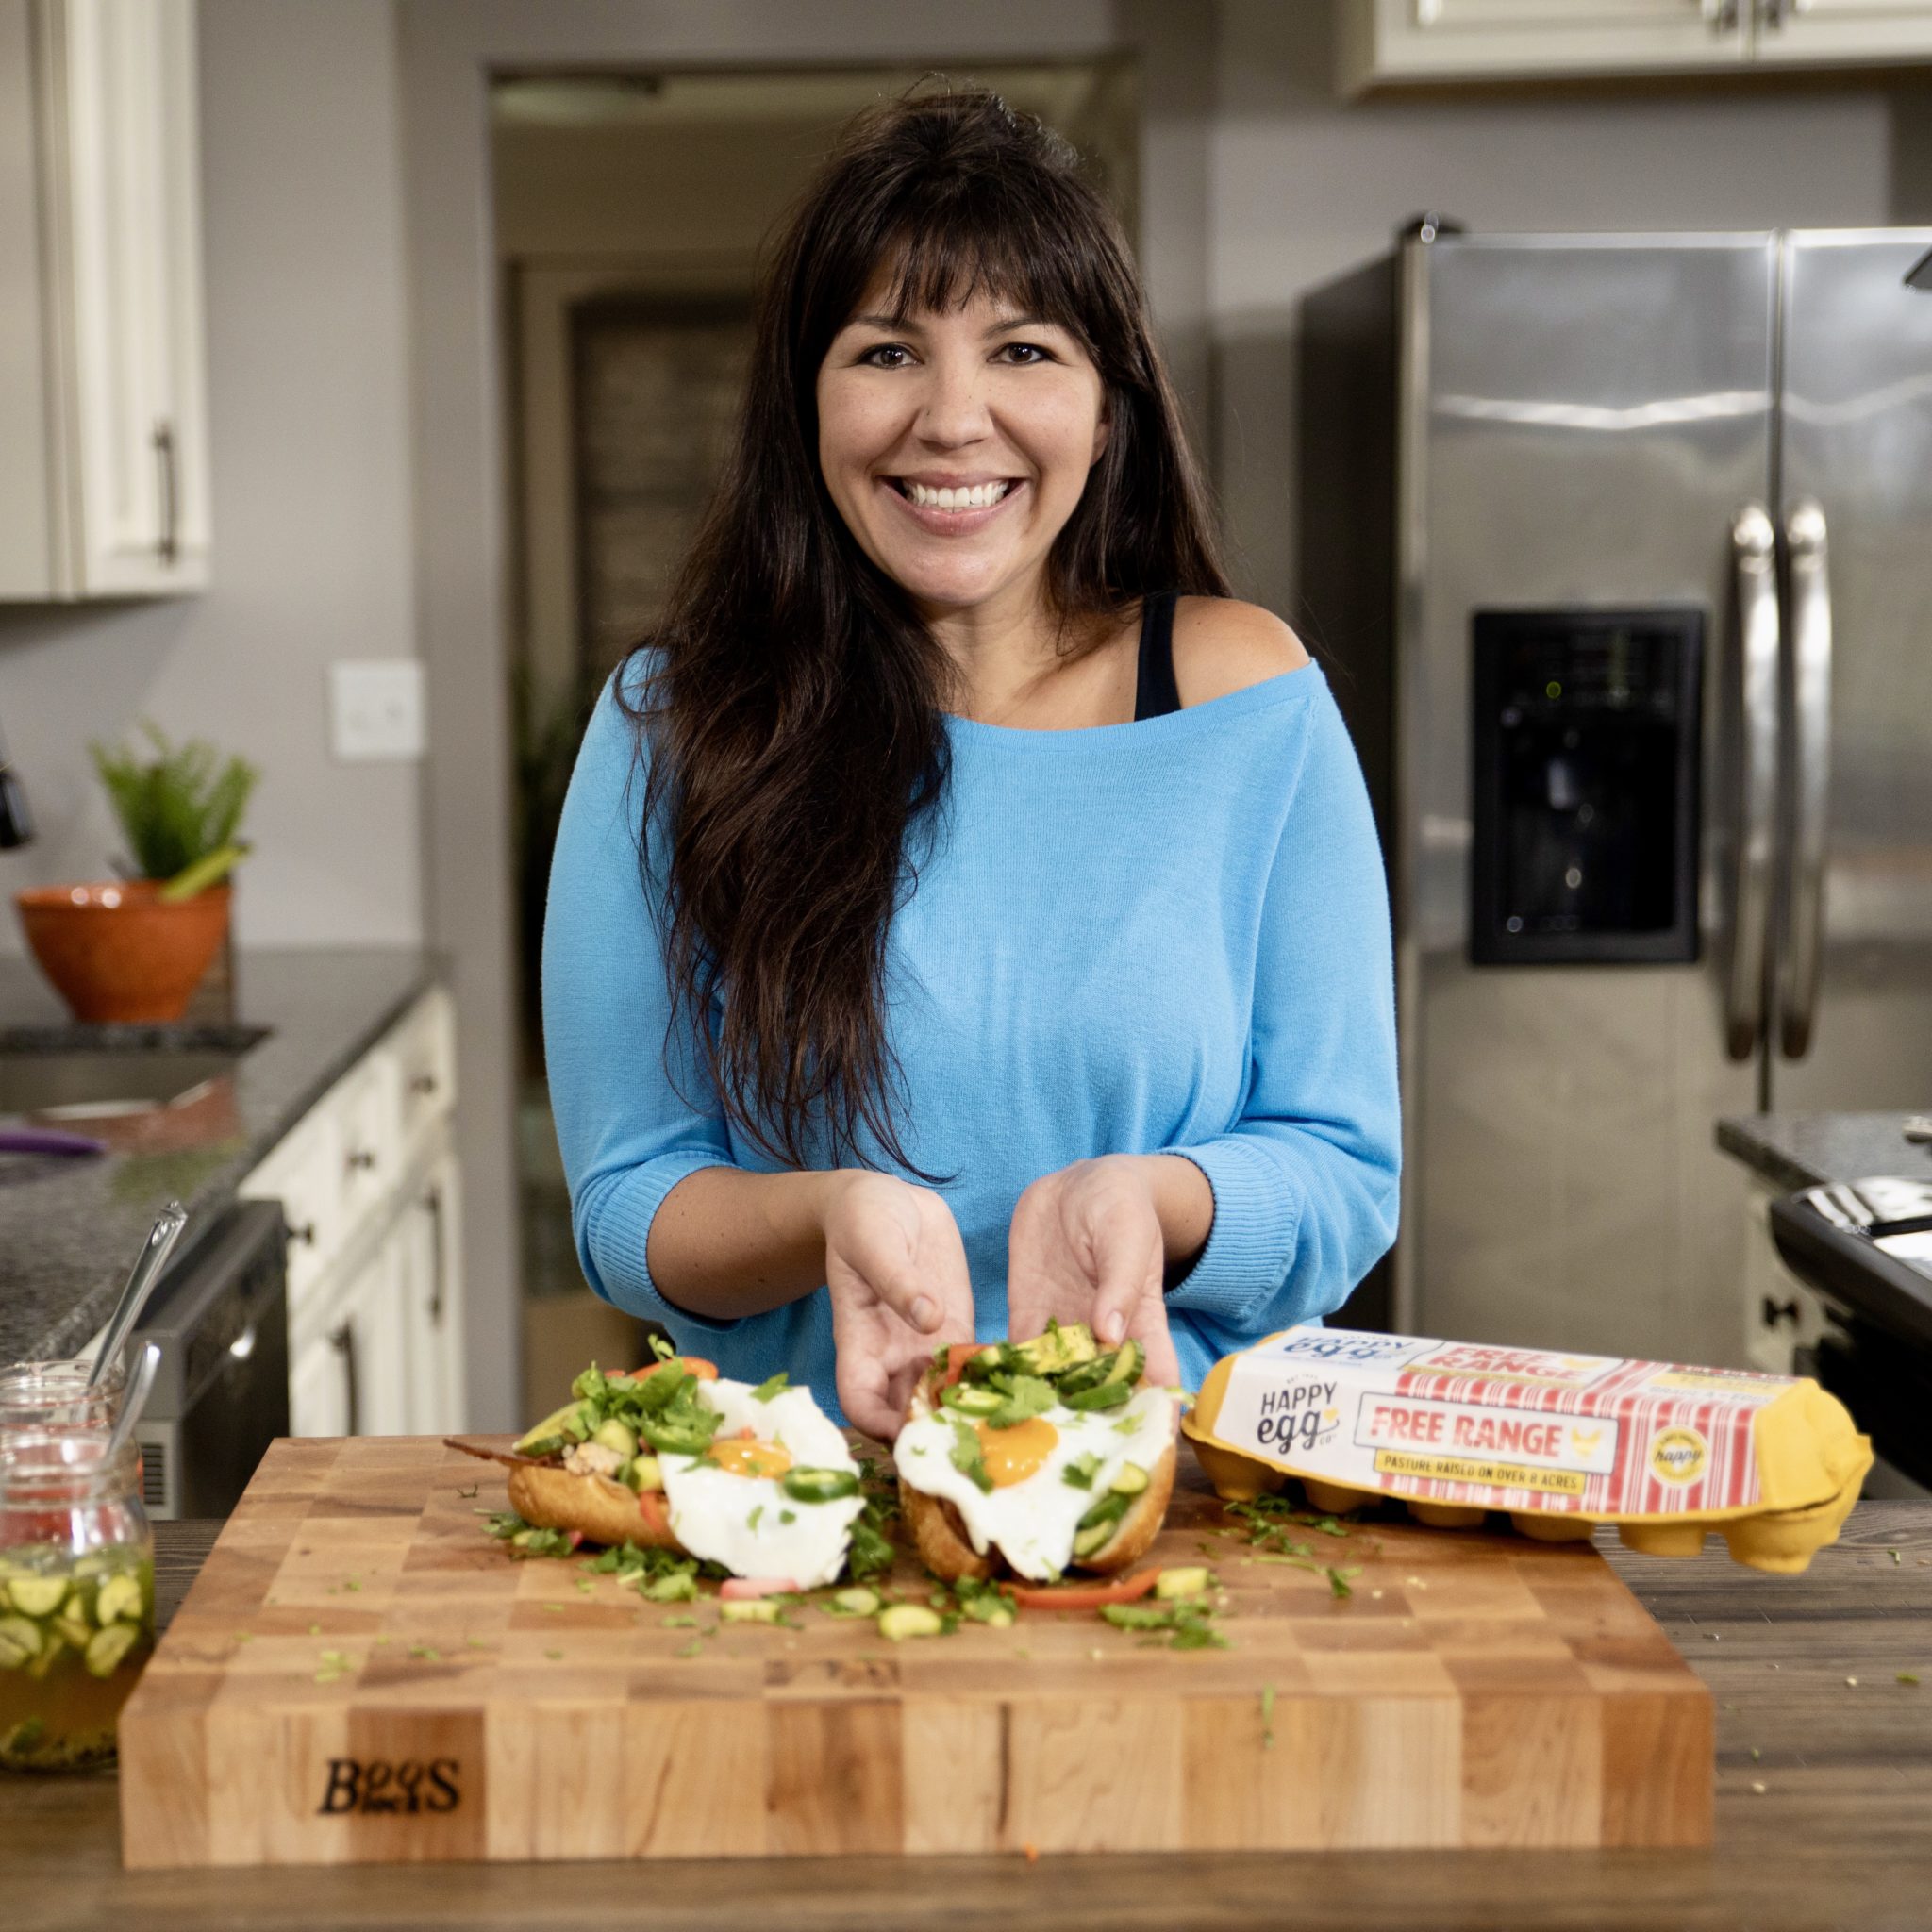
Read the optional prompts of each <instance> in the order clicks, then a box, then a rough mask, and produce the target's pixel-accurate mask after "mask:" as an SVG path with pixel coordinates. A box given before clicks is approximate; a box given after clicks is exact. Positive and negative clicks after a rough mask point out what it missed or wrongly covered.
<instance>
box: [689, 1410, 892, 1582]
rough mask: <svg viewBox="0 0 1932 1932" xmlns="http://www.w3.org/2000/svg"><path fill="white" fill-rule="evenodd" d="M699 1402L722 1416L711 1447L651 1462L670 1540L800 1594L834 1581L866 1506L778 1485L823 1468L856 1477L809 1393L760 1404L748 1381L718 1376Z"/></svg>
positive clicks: (841, 1441) (837, 1433)
mask: <svg viewBox="0 0 1932 1932" xmlns="http://www.w3.org/2000/svg"><path fill="white" fill-rule="evenodd" d="M698 1399H699V1401H700V1402H702V1403H703V1404H704V1406H705V1407H707V1408H710V1409H715V1410H716V1411H717V1413H718V1416H719V1418H720V1420H719V1424H718V1433H717V1435H716V1436H714V1437H713V1438H712V1440H711V1446H710V1448H709V1450H708V1452H707V1453H706V1454H705V1455H703V1456H677V1455H670V1454H666V1455H661V1456H659V1457H658V1468H659V1469H660V1470H661V1471H662V1472H663V1477H664V1496H665V1502H666V1505H667V1507H669V1509H670V1512H671V1529H672V1534H673V1535H675V1537H676V1538H677V1541H679V1542H680V1543H682V1544H683V1545H684V1547H685V1548H686V1549H687V1550H689V1551H690V1552H691V1555H692V1556H693V1557H704V1558H705V1559H706V1560H708V1561H709V1562H713V1563H722V1564H724V1567H725V1568H726V1569H727V1570H729V1571H730V1572H731V1573H732V1574H733V1575H735V1576H758V1577H784V1578H788V1579H790V1580H791V1582H793V1583H795V1584H797V1585H798V1587H799V1588H800V1589H801V1590H812V1589H816V1588H817V1587H818V1586H819V1585H820V1584H823V1583H830V1582H832V1581H834V1580H835V1579H836V1578H837V1576H838V1574H839V1572H840V1570H841V1567H842V1566H843V1564H844V1561H845V1551H846V1547H847V1545H848V1544H849V1543H850V1542H851V1541H852V1525H853V1524H854V1522H855V1521H856V1520H857V1519H858V1513H859V1511H860V1510H861V1509H862V1508H863V1507H865V1505H864V1501H863V1499H862V1498H861V1497H860V1496H858V1495H857V1494H854V1495H851V1496H843V1497H841V1498H840V1499H839V1500H838V1501H836V1502H830V1503H810V1502H804V1501H801V1500H800V1499H799V1498H798V1497H796V1496H794V1495H792V1494H791V1492H790V1491H787V1490H786V1488H785V1486H784V1478H785V1477H786V1475H787V1474H790V1473H791V1471H793V1470H807V1469H824V1470H838V1471H841V1472H845V1473H847V1474H851V1475H852V1476H853V1477H854V1478H855V1480H856V1479H857V1477H858V1463H857V1462H855V1461H854V1460H853V1457H852V1451H851V1450H850V1448H848V1447H847V1445H846V1441H845V1437H844V1435H843V1433H842V1432H841V1430H840V1428H839V1427H838V1425H837V1424H835V1423H833V1422H832V1421H831V1420H830V1419H829V1418H828V1417H827V1416H826V1415H825V1413H824V1410H823V1409H821V1408H820V1407H819V1406H818V1404H817V1403H816V1402H814V1401H813V1400H812V1393H811V1391H810V1390H809V1389H781V1390H779V1391H777V1393H776V1394H774V1395H773V1396H771V1397H770V1398H768V1399H767V1400H765V1401H762V1402H761V1401H759V1400H758V1395H757V1392H756V1391H754V1389H753V1388H752V1385H751V1384H750V1383H749V1382H732V1381H726V1380H723V1379H721V1380H719V1381H716V1382H707V1383H705V1384H704V1385H703V1386H702V1387H701V1388H700V1390H699V1391H698Z"/></svg>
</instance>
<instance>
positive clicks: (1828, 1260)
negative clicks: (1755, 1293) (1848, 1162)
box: [1771, 1175, 1932, 1496]
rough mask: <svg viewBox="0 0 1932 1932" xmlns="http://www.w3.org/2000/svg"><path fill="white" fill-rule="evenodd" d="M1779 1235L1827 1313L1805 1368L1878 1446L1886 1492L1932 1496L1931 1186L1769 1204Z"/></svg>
mask: <svg viewBox="0 0 1932 1932" xmlns="http://www.w3.org/2000/svg"><path fill="white" fill-rule="evenodd" d="M1771 1231H1772V1236H1773V1238H1774V1240H1775V1241H1776V1242H1777V1248H1778V1253H1779V1254H1780V1255H1782V1256H1783V1257H1784V1259H1785V1262H1786V1265H1787V1266H1788V1267H1790V1269H1791V1270H1792V1272H1793V1273H1795V1274H1797V1275H1798V1277H1799V1278H1800V1279H1801V1280H1802V1281H1804V1282H1805V1283H1806V1284H1807V1286H1809V1287H1811V1288H1813V1289H1815V1290H1816V1291H1818V1293H1819V1295H1820V1296H1821V1297H1822V1298H1823V1300H1824V1309H1825V1318H1826V1326H1825V1329H1824V1333H1823V1334H1822V1335H1820V1336H1819V1338H1818V1340H1817V1342H1816V1343H1815V1345H1814V1346H1812V1347H1811V1348H1809V1349H1807V1350H1801V1351H1800V1362H1799V1365H1800V1367H1801V1368H1803V1369H1805V1370H1807V1372H1808V1373H1810V1374H1815V1375H1816V1376H1817V1377H1818V1379H1819V1380H1820V1381H1821V1382H1822V1383H1824V1386H1825V1387H1826V1388H1827V1389H1829V1390H1831V1391H1833V1393H1835V1394H1837V1395H1839V1396H1840V1397H1841V1398H1842V1399H1843V1401H1844V1404H1845V1407H1847V1408H1849V1409H1850V1410H1851V1412H1852V1413H1853V1414H1854V1415H1855V1416H1857V1419H1858V1426H1859V1427H1860V1428H1861V1429H1863V1430H1865V1431H1866V1432H1867V1434H1869V1435H1870V1436H1871V1438H1872V1442H1873V1446H1874V1448H1875V1449H1876V1450H1877V1452H1878V1456H1879V1460H1880V1470H1879V1477H1880V1483H1881V1489H1880V1491H1879V1492H1880V1493H1893V1494H1917V1495H1922V1496H1923V1495H1924V1494H1926V1493H1928V1491H1932V1181H1924V1180H1919V1179H1915V1178H1910V1177H1906V1176H1898V1177H1893V1176H1886V1175H1881V1176H1879V1177H1878V1178H1876V1179H1873V1180H1861V1181H1840V1182H1837V1183H1835V1184H1833V1185H1831V1186H1828V1187H1821V1188H1807V1189H1805V1190H1803V1191H1801V1192H1799V1193H1796V1194H1789V1195H1787V1196H1786V1197H1785V1198H1784V1199H1783V1200H1781V1201H1774V1202H1773V1203H1772V1205H1771ZM1873 1493H1874V1490H1873V1488H1872V1486H1871V1485H1870V1484H1868V1485H1867V1488H1866V1494H1867V1495H1871V1494H1873Z"/></svg>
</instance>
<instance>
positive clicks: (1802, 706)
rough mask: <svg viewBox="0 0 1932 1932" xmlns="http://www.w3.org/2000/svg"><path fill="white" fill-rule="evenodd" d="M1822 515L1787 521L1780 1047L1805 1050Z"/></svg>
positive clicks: (1812, 1012) (1825, 766) (1796, 511)
mask: <svg viewBox="0 0 1932 1932" xmlns="http://www.w3.org/2000/svg"><path fill="white" fill-rule="evenodd" d="M1826 553H1827V545H1826V536H1825V527H1824V510H1823V509H1822V508H1820V507H1819V505H1818V504H1817V503H1816V502H1815V501H1813V500H1812V499H1811V498H1808V497H1807V498H1806V500H1805V501H1804V502H1802V503H1800V504H1798V505H1796V506H1795V508H1793V509H1792V510H1791V512H1790V515H1789V516H1788V517H1787V518H1786V519H1785V557H1786V560H1787V565H1788V570H1789V578H1790V634H1791V642H1790V721H1791V764H1790V852H1789V857H1788V859H1787V864H1788V865H1789V867H1790V875H1789V878H1788V881H1787V884H1786V890H1785V893H1784V906H1785V931H1784V943H1783V944H1782V946H1781V947H1780V948H1779V963H1778V1045H1779V1047H1780V1049H1781V1050H1782V1052H1783V1054H1784V1056H1785V1058H1787V1059H1793V1060H1795V1059H1802V1058H1804V1057H1805V1054H1806V1053H1807V1050H1808V1049H1809V1047H1810V1045H1811V1025H1812V1022H1813V1020H1814V1019H1815V1018H1816V1017H1817V1013H1818V982H1819V977H1820V974H1821V972H1822V970H1823V965H1824V858H1825V840H1826V835H1827V818H1826V807H1827V800H1828V797H1829V793H1830V791H1831V576H1830V573H1829V569H1828V565H1827V554H1826Z"/></svg>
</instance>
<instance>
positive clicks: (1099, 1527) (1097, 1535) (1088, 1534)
mask: <svg viewBox="0 0 1932 1932" xmlns="http://www.w3.org/2000/svg"><path fill="white" fill-rule="evenodd" d="M1111 1541H1113V1519H1112V1518H1111V1517H1109V1518H1108V1520H1107V1521H1106V1522H1105V1523H1094V1524H1089V1525H1088V1526H1087V1528H1085V1529H1082V1530H1078V1531H1076V1532H1075V1533H1074V1556H1076V1557H1091V1556H1092V1555H1093V1554H1094V1553H1095V1551H1097V1550H1098V1549H1099V1548H1100V1547H1101V1545H1102V1544H1103V1543H1108V1542H1111Z"/></svg>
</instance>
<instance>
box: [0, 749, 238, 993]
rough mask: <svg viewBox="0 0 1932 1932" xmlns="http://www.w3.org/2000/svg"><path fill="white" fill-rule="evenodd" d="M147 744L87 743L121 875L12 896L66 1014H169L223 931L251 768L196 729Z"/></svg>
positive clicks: (204, 966) (193, 983)
mask: <svg viewBox="0 0 1932 1932" xmlns="http://www.w3.org/2000/svg"><path fill="white" fill-rule="evenodd" d="M142 728H143V730H144V732H145V734H146V737H147V739H148V741H149V746H150V748H151V749H150V750H149V751H147V752H145V753H143V752H140V751H130V750H127V749H125V748H124V747H119V746H114V747H109V746H105V745H100V744H92V745H90V746H89V747H88V748H89V750H90V751H91V752H92V755H93V761H94V769H95V771H96V772H98V773H99V774H100V778H101V783H102V785H103V786H104V787H105V788H106V789H107V793H108V802H109V803H110V804H111V805H112V807H113V808H114V815H115V817H116V818H117V819H118V820H119V822H120V825H121V831H122V835H123V837H124V838H125V840H126V841H127V850H128V854H129V860H128V862H126V863H125V864H123V865H122V866H121V867H120V868H119V869H120V870H121V872H122V874H123V875H122V876H121V877H119V878H115V879H108V880H100V881H91V882H87V883H82V884H75V885H58V886H41V887H37V888H34V889H32V890H30V891H25V892H21V893H18V894H16V895H15V900H14V903H15V905H16V906H17V907H18V908H19V911H20V919H21V924H22V926H23V927H24V928H25V933H26V941H27V945H28V946H29V948H30V949H31V950H32V952H33V956H34V958H36V959H37V960H39V962H40V964H41V968H42V971H43V972H44V973H45V974H46V975H47V977H48V978H49V979H50V980H51V981H52V982H53V983H54V986H55V989H56V990H57V991H58V992H59V994H60V996H61V997H62V998H63V999H64V1000H65V1001H66V1002H67V1004H68V1006H69V1007H70V1008H72V1009H73V1012H74V1016H75V1019H76V1020H83V1021H90V1022H103V1023H116V1022H119V1023H135V1022H150V1023H151V1022H164V1021H170V1020H178V1019H179V1018H180V1017H181V1015H182V1013H183V1012H184V1011H185V1010H186V1009H187V1006H188V1002H189V1001H190V999H192V997H193V994H194V990H195V988H196V987H197V986H198V985H199V984H200V982H201V979H202V975H203V974H206V973H207V971H208V964H209V962H210V961H211V960H212V959H213V958H214V957H215V954H216V953H217V952H218V951H219V950H220V949H221V946H222V943H223V941H224V940H225V938H226V937H227V931H228V918H229V904H230V890H229V886H228V874H229V873H230V872H231V871H232V870H233V868H234V866H235V863H236V861H237V860H238V859H240V858H242V855H243V854H245V853H246V852H247V850H248V846H247V843H246V841H243V840H242V838H241V836H240V832H241V824H242V812H243V811H244V810H245V809H246V808H247V805H248V798H249V794H250V793H251V792H252V791H254V790H255V785H256V781H257V779H258V776H259V775H260V774H258V772H257V770H256V768H255V767H254V766H253V765H251V764H250V763H249V762H248V761H247V759H245V758H227V759H225V760H224V759H223V758H222V757H221V755H220V754H219V753H218V752H217V751H216V750H215V748H214V747H213V746H212V745H210V744H208V743H206V742H205V741H202V740H200V739H190V740H189V741H187V742H186V743H183V744H178V745H176V744H171V743H170V742H169V741H168V739H167V737H166V736H165V734H163V733H162V732H161V731H160V730H159V729H158V727H157V726H156V725H154V724H147V725H144V726H143V727H142Z"/></svg>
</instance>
